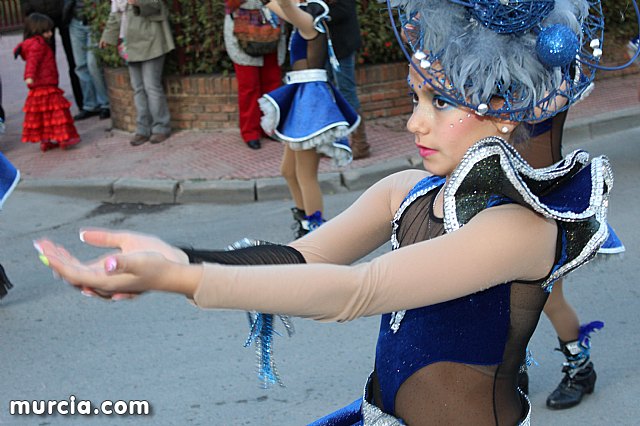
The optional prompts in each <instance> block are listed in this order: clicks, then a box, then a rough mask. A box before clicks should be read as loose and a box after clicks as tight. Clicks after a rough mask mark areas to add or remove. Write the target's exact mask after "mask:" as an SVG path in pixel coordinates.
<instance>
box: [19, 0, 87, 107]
mask: <svg viewBox="0 0 640 426" xmlns="http://www.w3.org/2000/svg"><path fill="white" fill-rule="evenodd" d="M20 6H21V8H22V15H23V16H24V17H25V18H26V17H27V16H29V15H31V14H32V13H34V12H37V13H41V14H43V15H46V16H48V17H49V18H51V19H52V20H53V25H54V26H53V33H54V36H55V30H56V28H57V29H58V31H59V32H60V39H61V40H62V48H63V49H64V54H65V56H66V58H67V64H68V65H69V80H71V90H72V91H73V98H74V99H75V101H76V105H77V106H78V109H79V110H82V105H83V103H82V101H83V100H82V86H80V80H79V79H78V76H77V75H76V72H75V69H76V62H75V59H74V57H73V49H72V47H71V37H70V35H69V23H68V22H64V20H63V19H62V10H63V8H64V0H21V1H20ZM52 40H55V38H52ZM52 47H53V49H54V52H55V48H56V47H55V42H54V43H52Z"/></svg>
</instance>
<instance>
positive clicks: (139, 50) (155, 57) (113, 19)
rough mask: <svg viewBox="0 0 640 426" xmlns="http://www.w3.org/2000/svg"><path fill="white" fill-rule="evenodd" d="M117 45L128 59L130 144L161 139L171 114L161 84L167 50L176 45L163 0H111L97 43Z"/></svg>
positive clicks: (166, 129) (167, 129)
mask: <svg viewBox="0 0 640 426" xmlns="http://www.w3.org/2000/svg"><path fill="white" fill-rule="evenodd" d="M108 44H109V45H113V46H118V50H119V51H120V53H121V56H122V57H123V58H124V59H125V60H126V61H127V65H128V67H129V77H130V78H131V87H132V88H133V100H134V102H135V106H136V134H135V135H134V137H133V139H131V141H129V143H130V144H131V145H133V146H138V145H142V144H144V143H145V142H147V141H149V142H151V143H160V142H164V141H165V140H167V138H168V137H169V136H170V135H171V123H170V121H171V115H170V114H169V106H168V105H167V97H166V95H165V93H164V88H163V87H162V70H163V67H164V61H165V58H166V55H167V53H169V52H170V51H172V50H173V49H174V48H175V45H174V44H173V36H172V35H171V28H170V26H169V10H168V9H167V6H166V5H165V3H164V0H111V13H110V14H109V19H108V20H107V24H106V26H105V29H104V31H103V33H102V38H101V39H100V43H99V47H100V48H104V47H105V46H106V45H108Z"/></svg>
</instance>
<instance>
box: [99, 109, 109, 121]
mask: <svg viewBox="0 0 640 426" xmlns="http://www.w3.org/2000/svg"><path fill="white" fill-rule="evenodd" d="M107 118H111V110H110V109H109V108H102V109H101V110H100V120H106V119H107Z"/></svg>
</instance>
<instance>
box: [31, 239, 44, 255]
mask: <svg viewBox="0 0 640 426" xmlns="http://www.w3.org/2000/svg"><path fill="white" fill-rule="evenodd" d="M33 248H34V249H36V250H37V251H38V253H40V254H42V253H44V252H43V251H42V247H40V244H38V243H37V242H36V241H34V242H33Z"/></svg>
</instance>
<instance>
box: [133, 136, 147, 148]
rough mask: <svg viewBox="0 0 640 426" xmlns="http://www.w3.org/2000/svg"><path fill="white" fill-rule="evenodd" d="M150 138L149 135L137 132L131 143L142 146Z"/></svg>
mask: <svg viewBox="0 0 640 426" xmlns="http://www.w3.org/2000/svg"><path fill="white" fill-rule="evenodd" d="M148 140H149V136H145V135H138V134H136V135H135V136H134V137H133V138H132V139H131V140H130V141H129V144H130V145H131V146H140V145H142V144H143V143H146V142H147V141H148Z"/></svg>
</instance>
